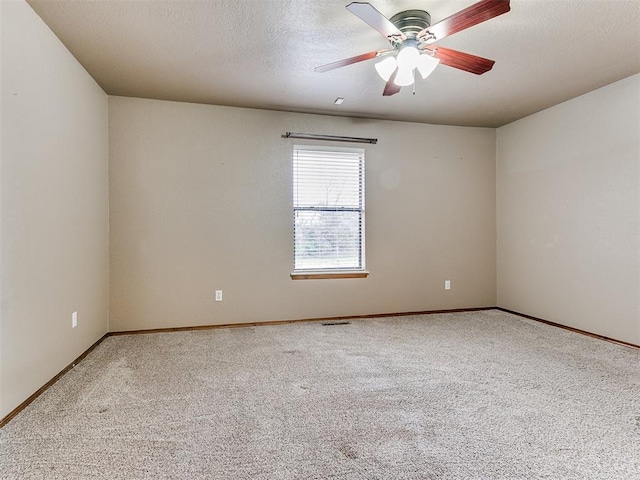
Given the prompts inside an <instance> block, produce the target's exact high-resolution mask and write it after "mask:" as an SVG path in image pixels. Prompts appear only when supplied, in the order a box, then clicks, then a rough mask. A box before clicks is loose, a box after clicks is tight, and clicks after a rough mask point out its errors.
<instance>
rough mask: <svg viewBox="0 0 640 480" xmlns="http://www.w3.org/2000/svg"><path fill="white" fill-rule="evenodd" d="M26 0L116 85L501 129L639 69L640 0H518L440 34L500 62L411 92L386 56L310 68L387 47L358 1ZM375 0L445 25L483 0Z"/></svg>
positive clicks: (119, 90) (114, 91)
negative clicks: (378, 65)
mask: <svg viewBox="0 0 640 480" xmlns="http://www.w3.org/2000/svg"><path fill="white" fill-rule="evenodd" d="M0 1H2V0H0ZM27 1H28V3H29V4H30V5H31V6H32V7H33V9H34V10H35V11H36V12H37V13H38V14H39V15H40V17H41V18H42V19H43V20H44V21H45V22H46V23H47V24H48V25H49V27H50V28H51V29H52V30H53V32H54V33H55V34H56V35H57V36H58V37H59V38H60V40H62V42H63V43H64V44H65V45H66V46H67V48H68V49H69V50H70V51H71V53H73V55H74V56H75V57H76V58H77V59H78V60H79V61H80V63H81V64H82V65H83V66H84V67H85V68H86V69H87V71H88V72H89V73H90V74H91V75H92V76H93V78H95V80H96V81H97V82H98V83H99V84H100V86H101V87H102V88H103V89H104V90H105V92H107V93H108V94H110V95H121V96H131V97H142V98H155V99H164V100H175V101H184V102H196V103H206V104H215V105H234V106H241V107H254V108H266V109H273V110H286V111H295V112H312V113H325V114H331V115H345V116H356V117H368V118H381V119H394V120H405V121H415V122H425V123H436V124H448V125H470V126H485V127H497V126H501V125H504V124H506V123H509V122H511V121H513V120H516V119H518V118H522V117H524V116H527V115H530V114H532V113H534V112H537V111H539V110H542V109H544V108H547V107H550V106H552V105H555V104H557V103H560V102H562V101H565V100H568V99H570V98H573V97H576V96H578V95H581V94H583V93H586V92H588V91H591V90H594V89H596V88H599V87H601V86H604V85H607V84H609V83H612V82H614V81H616V80H620V79H622V78H625V77H627V76H629V75H632V74H635V73H638V72H640V0H511V11H510V12H508V13H506V14H504V15H501V16H499V17H497V18H494V19H492V20H489V21H487V22H485V23H481V24H479V25H476V26H474V27H472V28H469V29H467V30H464V31H462V32H459V33H457V34H455V35H452V36H450V37H447V38H445V39H443V40H441V41H440V42H438V45H441V46H446V47H450V48H454V49H457V50H461V51H464V52H467V53H472V54H475V55H479V56H482V57H487V58H490V59H493V60H495V61H496V64H495V66H494V67H493V70H491V71H490V72H488V73H486V74H484V75H482V76H476V75H473V74H470V73H467V72H463V71H460V70H456V69H453V68H450V67H446V66H442V65H440V66H438V68H437V69H436V71H435V72H434V73H433V74H432V75H431V76H430V77H428V78H427V79H426V80H419V81H418V83H417V86H416V94H415V96H414V95H412V92H411V88H410V87H405V88H403V89H402V91H401V92H400V93H399V94H397V95H394V96H391V97H383V96H382V90H383V88H384V82H383V80H381V79H380V78H379V77H378V75H377V74H376V72H375V69H374V64H375V62H376V60H370V61H366V62H362V63H359V64H355V65H350V66H347V67H344V68H342V69H339V70H333V71H330V72H326V73H317V72H315V71H314V67H316V66H318V65H323V64H325V63H329V62H332V61H335V60H340V59H342V58H345V57H351V56H354V55H358V54H361V53H366V52H369V51H372V50H378V49H382V48H386V47H388V46H389V44H388V43H387V41H386V39H385V38H384V37H382V36H381V35H380V34H379V33H378V32H376V31H375V30H373V29H372V28H371V27H369V26H368V25H367V24H365V23H364V22H362V21H361V20H360V19H359V18H357V17H356V16H354V15H353V14H351V13H350V12H349V11H348V10H346V9H345V8H344V7H345V5H346V4H348V3H350V1H351V0H253V1H251V0H244V1H243V0H170V1H160V0H55V1H54V0H27ZM370 3H371V4H372V5H373V6H375V7H376V8H377V9H378V10H379V11H380V12H381V13H382V14H384V15H385V16H387V18H389V17H391V16H392V15H393V14H395V13H397V12H399V11H401V10H407V9H415V8H417V9H423V10H427V11H428V12H429V13H430V14H431V18H432V23H436V22H437V21H439V20H442V19H443V18H446V17H447V16H449V15H451V14H453V13H455V12H457V11H459V10H462V9H464V8H466V7H468V6H469V5H471V4H473V3H475V0H447V1H444V0H399V1H389V0H371V1H370ZM336 97H344V99H345V100H344V103H343V104H342V105H340V106H337V105H334V103H333V102H334V100H335V99H336Z"/></svg>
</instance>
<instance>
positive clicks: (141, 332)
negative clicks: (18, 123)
mask: <svg viewBox="0 0 640 480" xmlns="http://www.w3.org/2000/svg"><path fill="white" fill-rule="evenodd" d="M496 308H497V307H474V308H454V309H447V310H426V311H419V312H396V313H373V314H368V315H346V316H345V315H342V316H339V317H314V318H300V319H292V320H272V321H265V322H246V323H223V324H218V325H194V326H189V327H167V328H148V329H141V330H122V331H116V332H109V333H108V335H109V336H112V335H113V336H118V335H145V334H148V333H171V332H191V331H197V330H214V329H217V328H244V327H267V326H272V325H286V324H290V323H308V322H328V321H337V320H366V319H374V318H384V317H408V316H411V315H434V314H438V313H463V312H479V311H482V310H495V309H496Z"/></svg>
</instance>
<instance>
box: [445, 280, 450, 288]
mask: <svg viewBox="0 0 640 480" xmlns="http://www.w3.org/2000/svg"><path fill="white" fill-rule="evenodd" d="M444 289H445V290H451V280H445V281H444Z"/></svg>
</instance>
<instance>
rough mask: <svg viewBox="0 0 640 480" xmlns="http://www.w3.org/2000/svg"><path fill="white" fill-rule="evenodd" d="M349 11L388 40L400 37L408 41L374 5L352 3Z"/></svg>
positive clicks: (348, 6)
mask: <svg viewBox="0 0 640 480" xmlns="http://www.w3.org/2000/svg"><path fill="white" fill-rule="evenodd" d="M346 8H347V10H349V11H350V12H351V13H353V14H354V15H355V16H356V17H358V18H359V19H360V20H362V21H363V22H365V23H367V24H368V25H369V26H371V27H373V28H375V29H376V30H377V31H379V32H380V33H381V34H382V35H384V36H385V37H386V38H389V37H398V38H400V39H402V40H406V39H407V37H406V35H405V34H404V33H402V32H401V31H400V30H399V29H398V27H396V26H395V25H394V24H393V23H391V22H390V21H389V20H388V19H387V17H385V16H384V15H382V14H381V13H380V12H379V11H378V10H376V9H375V7H374V6H373V5H371V4H370V3H366V2H352V3H350V4H349V5H347V7H346Z"/></svg>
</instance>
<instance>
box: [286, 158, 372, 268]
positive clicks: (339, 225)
mask: <svg viewBox="0 0 640 480" xmlns="http://www.w3.org/2000/svg"><path fill="white" fill-rule="evenodd" d="M315 148H317V147H314V148H313V149H312V148H311V147H308V148H305V147H296V148H295V149H294V155H293V193H294V269H295V270H341V269H348V270H362V269H363V268H364V255H363V253H364V252H363V244H364V151H363V150H362V149H344V150H343V149H336V150H326V149H317V150H316V149H315Z"/></svg>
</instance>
